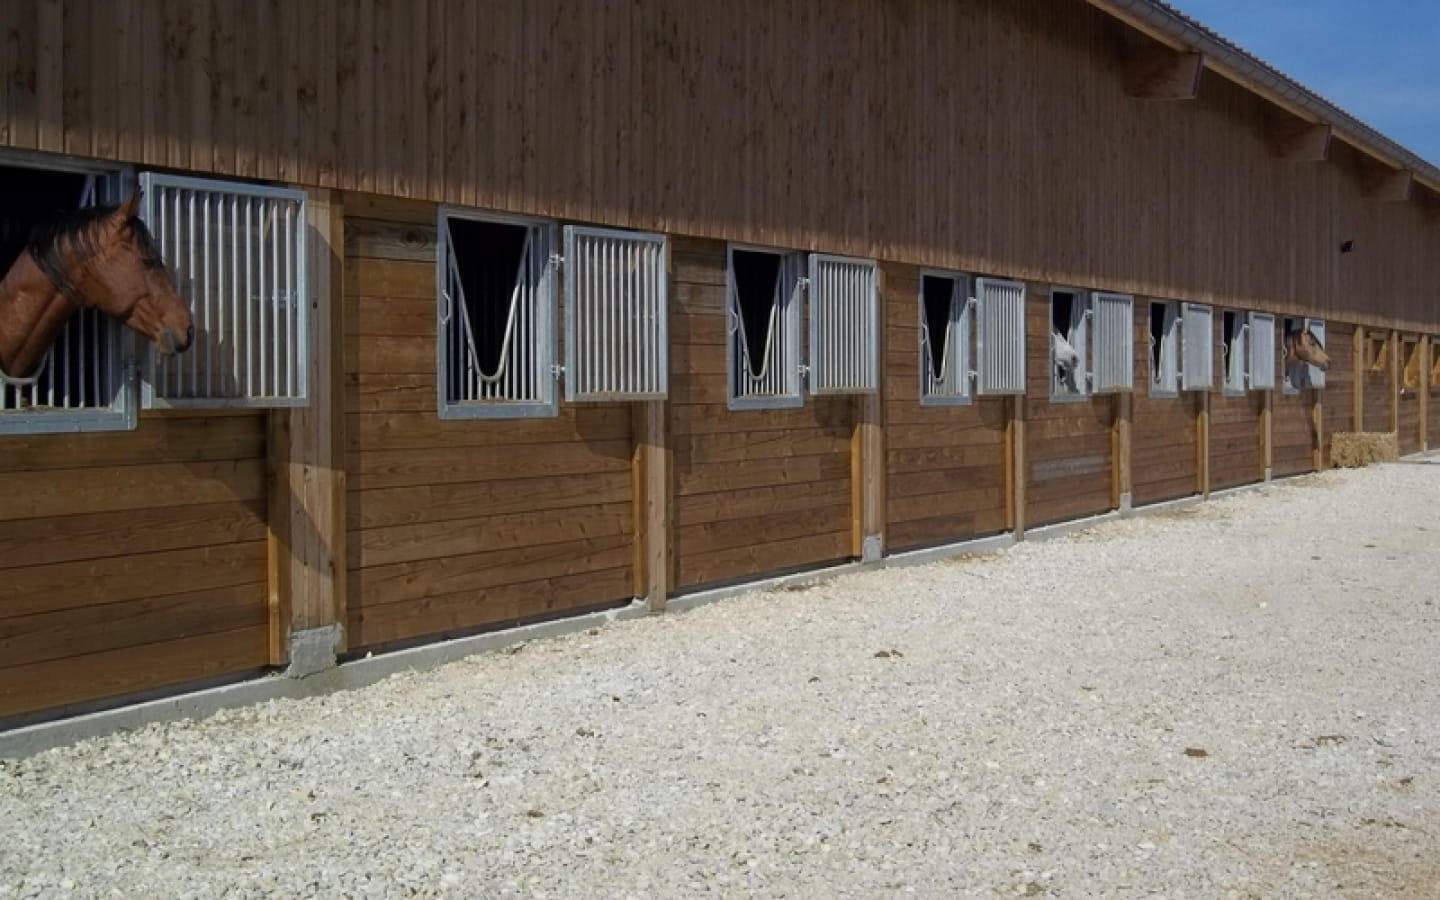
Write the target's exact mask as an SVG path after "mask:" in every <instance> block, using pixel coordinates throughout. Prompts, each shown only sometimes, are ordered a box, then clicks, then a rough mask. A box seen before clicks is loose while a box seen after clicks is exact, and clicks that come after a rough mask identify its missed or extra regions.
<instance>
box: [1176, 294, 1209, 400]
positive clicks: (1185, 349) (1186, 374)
mask: <svg viewBox="0 0 1440 900" xmlns="http://www.w3.org/2000/svg"><path fill="white" fill-rule="evenodd" d="M1180 319H1181V322H1180V364H1181V368H1180V385H1181V387H1182V388H1184V389H1185V390H1187V391H1205V390H1209V389H1210V386H1211V385H1212V384H1213V383H1214V381H1215V317H1214V311H1213V310H1211V308H1210V307H1208V306H1205V305H1204V304H1201V303H1182V304H1180Z"/></svg>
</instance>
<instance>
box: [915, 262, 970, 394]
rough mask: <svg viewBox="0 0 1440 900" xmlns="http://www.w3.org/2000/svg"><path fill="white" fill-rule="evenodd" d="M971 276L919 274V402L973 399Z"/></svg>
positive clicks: (937, 273)
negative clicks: (971, 386)
mask: <svg viewBox="0 0 1440 900" xmlns="http://www.w3.org/2000/svg"><path fill="white" fill-rule="evenodd" d="M968 284H969V279H968V278H966V276H964V275H959V274H954V273H948V272H922V273H921V274H920V403H921V405H922V406H939V405H959V404H965V403H969V402H970V327H969V323H970V298H969V291H968V290H967V287H968Z"/></svg>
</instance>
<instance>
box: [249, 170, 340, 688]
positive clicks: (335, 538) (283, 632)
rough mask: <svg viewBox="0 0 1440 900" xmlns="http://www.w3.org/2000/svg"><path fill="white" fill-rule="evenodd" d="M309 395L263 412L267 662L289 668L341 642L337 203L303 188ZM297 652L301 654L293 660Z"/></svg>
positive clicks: (326, 661) (330, 653)
mask: <svg viewBox="0 0 1440 900" xmlns="http://www.w3.org/2000/svg"><path fill="white" fill-rule="evenodd" d="M306 217H307V220H308V221H307V225H308V227H309V229H310V232H309V234H308V235H307V240H308V242H309V248H310V251H309V252H310V260H309V269H308V277H309V280H310V284H309V286H308V288H309V295H310V297H309V300H310V347H309V354H308V366H307V370H306V378H307V382H308V388H309V395H310V397H309V403H308V405H306V406H303V407H297V408H294V409H278V410H274V411H273V412H271V414H270V447H269V457H270V463H271V490H270V504H271V505H270V510H269V516H268V518H269V523H270V527H269V552H270V564H269V571H270V611H271V628H270V633H271V645H270V661H271V663H272V664H275V665H280V664H283V663H286V662H288V663H290V664H291V669H292V672H294V673H295V674H301V675H304V674H309V673H310V672H313V671H318V670H320V669H323V668H328V667H329V666H333V665H334V663H335V654H336V653H338V652H339V651H341V650H344V649H345V646H346V643H345V629H344V622H345V611H346V574H347V573H346V565H347V554H346V517H345V410H344V395H343V391H342V385H343V384H344V370H343V367H344V354H343V353H342V352H340V348H341V343H342V341H343V339H344V333H345V330H344V325H343V321H344V320H343V316H344V246H345V241H344V228H345V225H344V209H343V207H342V205H341V202H340V198H339V195H338V194H336V193H334V192H331V191H326V190H316V191H311V192H310V196H309V199H308V200H307V201H306ZM297 655H299V656H303V659H299V658H297Z"/></svg>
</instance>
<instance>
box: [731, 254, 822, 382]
mask: <svg viewBox="0 0 1440 900" xmlns="http://www.w3.org/2000/svg"><path fill="white" fill-rule="evenodd" d="M800 265H801V261H800V257H799V256H798V255H797V254H793V253H791V254H787V253H780V252H775V251H770V250H760V249H752V248H744V247H735V246H732V247H731V248H730V266H729V275H728V304H729V305H728V312H727V314H726V319H727V329H726V335H725V341H726V344H727V351H728V362H727V366H728V370H729V380H730V383H729V393H728V403H729V406H730V408H731V409H774V408H781V407H795V406H800V405H801V404H802V403H803V402H804V400H803V398H802V396H801V392H800V298H799V296H798V293H797V292H798V290H799V285H800Z"/></svg>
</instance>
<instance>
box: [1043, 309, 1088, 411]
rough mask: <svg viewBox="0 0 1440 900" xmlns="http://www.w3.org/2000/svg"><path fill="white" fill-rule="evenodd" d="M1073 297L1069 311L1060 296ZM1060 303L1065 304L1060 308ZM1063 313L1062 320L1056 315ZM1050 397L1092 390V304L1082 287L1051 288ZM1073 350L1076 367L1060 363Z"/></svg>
mask: <svg viewBox="0 0 1440 900" xmlns="http://www.w3.org/2000/svg"><path fill="white" fill-rule="evenodd" d="M1064 297H1068V298H1070V300H1069V303H1070V306H1069V311H1068V315H1066V310H1065V309H1064V307H1063V303H1064V301H1063V300H1062V299H1061V298H1064ZM1057 303H1058V304H1062V305H1061V306H1060V308H1058V309H1057ZM1062 316H1063V317H1064V320H1063V321H1060V320H1057V317H1062ZM1047 335H1048V338H1049V342H1050V347H1049V351H1050V360H1049V363H1050V399H1051V400H1052V401H1053V400H1062V401H1063V400H1072V399H1079V398H1083V397H1085V396H1088V395H1089V393H1090V304H1089V299H1088V298H1087V297H1086V295H1085V293H1084V292H1083V291H1078V290H1074V289H1072V288H1052V289H1051V291H1050V328H1049V330H1048V332H1047ZM1072 351H1073V354H1074V357H1075V358H1076V362H1075V364H1074V366H1073V368H1070V367H1065V366H1062V365H1061V359H1062V356H1064V357H1069V356H1070V354H1071V352H1072Z"/></svg>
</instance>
